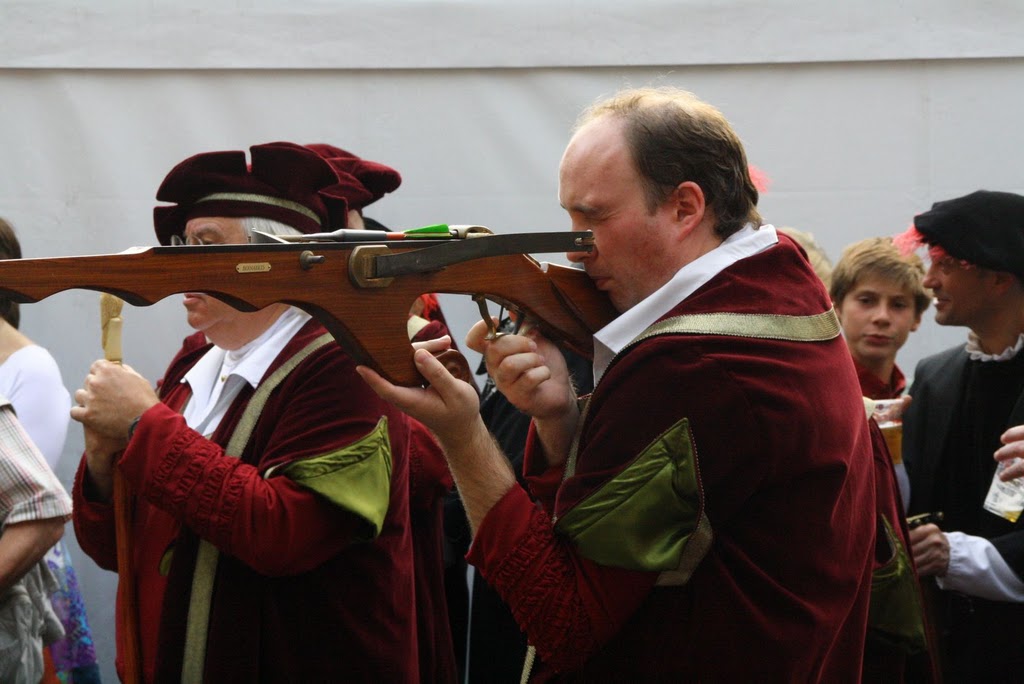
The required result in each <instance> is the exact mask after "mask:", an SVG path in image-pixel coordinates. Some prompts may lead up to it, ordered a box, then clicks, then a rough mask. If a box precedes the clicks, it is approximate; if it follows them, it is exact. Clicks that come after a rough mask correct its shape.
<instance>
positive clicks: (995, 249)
mask: <svg viewBox="0 0 1024 684" xmlns="http://www.w3.org/2000/svg"><path fill="white" fill-rule="evenodd" d="M914 227H915V228H916V229H917V231H918V232H919V233H920V234H921V235H922V236H923V237H924V240H925V242H927V243H928V244H930V245H938V246H940V247H942V248H943V249H944V250H946V252H948V253H949V255H950V256H953V257H955V258H957V259H963V260H964V261H968V262H970V263H972V264H975V265H977V266H980V267H982V268H987V269H991V270H993V271H1004V272H1006V273H1013V274H1015V275H1017V276H1021V277H1024V197H1022V196H1021V195H1015V194H1014V193H1012V192H994V191H991V190H977V191H975V192H972V193H971V194H969V195H964V196H963V197H957V198H956V199H951V200H945V201H943V202H936V203H935V204H933V205H932V208H931V209H929V210H928V211H926V212H924V213H923V214H918V215H917V216H915V217H914Z"/></svg>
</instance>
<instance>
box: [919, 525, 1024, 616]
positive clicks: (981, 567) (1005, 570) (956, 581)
mask: <svg viewBox="0 0 1024 684" xmlns="http://www.w3.org/2000/svg"><path fill="white" fill-rule="evenodd" d="M944 534H945V535H946V539H947V540H948V541H949V571H948V572H947V573H946V576H945V577H937V578H936V579H937V580H938V584H939V587H940V588H941V589H946V590H948V591H959V592H960V593H962V594H968V595H969V596H977V597H979V598H984V599H989V600H991V601H1013V602H1015V603H1024V582H1021V580H1020V578H1019V577H1017V574H1016V573H1015V572H1014V571H1013V570H1011V569H1010V566H1009V565H1007V564H1006V561H1005V560H1003V557H1002V556H1001V555H999V552H998V551H997V550H996V547H994V546H993V545H992V542H990V541H989V540H987V539H983V538H982V537H972V536H970V535H966V534H964V533H963V532H946V533H944Z"/></svg>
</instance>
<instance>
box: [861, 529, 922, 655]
mask: <svg viewBox="0 0 1024 684" xmlns="http://www.w3.org/2000/svg"><path fill="white" fill-rule="evenodd" d="M879 521H880V524H879V530H878V535H879V541H880V542H881V541H882V540H883V539H884V540H885V543H887V544H888V546H889V551H890V553H891V554H892V555H891V557H890V558H889V561H888V562H887V563H885V564H884V565H881V566H879V567H878V568H876V569H875V571H874V572H873V573H872V575H871V604H870V608H869V609H868V635H869V638H875V639H878V640H880V641H883V642H885V643H887V644H890V645H891V646H895V647H897V648H899V649H901V650H903V651H905V652H906V653H920V652H921V651H924V650H925V649H926V648H927V646H928V642H927V637H926V636H925V628H924V622H923V620H922V617H921V615H922V612H923V611H922V606H921V595H920V593H919V591H918V586H917V581H916V579H915V577H914V569H913V568H912V567H911V565H910V558H909V557H908V556H907V550H906V549H905V548H904V547H903V544H902V543H901V542H900V539H899V537H898V536H897V535H896V532H895V531H894V530H893V527H892V525H891V524H890V523H889V521H888V519H886V517H885V516H879Z"/></svg>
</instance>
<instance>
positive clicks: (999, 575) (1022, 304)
mask: <svg viewBox="0 0 1024 684" xmlns="http://www.w3.org/2000/svg"><path fill="white" fill-rule="evenodd" d="M908 238H909V240H910V241H911V242H913V243H916V244H924V245H927V246H928V251H929V255H930V257H931V266H930V267H929V269H928V273H927V274H926V276H925V280H924V285H925V287H927V288H930V289H931V290H932V291H933V292H934V293H935V320H936V322H937V323H939V325H961V326H965V327H967V328H968V329H969V331H968V339H967V343H966V345H959V346H957V347H955V348H953V349H949V350H947V351H944V352H942V353H939V354H936V355H934V356H931V357H929V358H926V359H924V360H923V361H921V362H920V363H919V364H918V366H917V369H916V371H915V373H914V383H913V386H912V388H911V392H910V393H911V395H912V396H913V397H914V399H913V402H912V403H911V404H910V407H909V409H908V410H907V413H906V414H905V416H904V437H903V455H904V461H905V462H906V464H907V470H908V473H909V475H910V483H911V496H910V508H909V514H910V516H913V515H915V514H921V513H928V512H936V511H942V512H943V513H944V515H945V518H944V522H943V523H942V529H940V528H939V527H938V526H937V525H935V524H926V525H922V526H920V527H918V528H916V529H914V530H912V531H911V543H912V544H913V551H914V560H915V561H916V564H917V569H918V572H919V573H920V574H921V576H922V577H929V576H930V577H934V578H935V582H936V585H937V591H936V592H935V596H936V600H935V604H934V609H935V613H936V614H935V615H934V618H935V620H936V623H937V625H938V628H939V632H940V634H939V638H940V640H941V641H942V648H941V651H942V652H943V653H944V654H945V655H946V657H947V662H946V679H947V681H1004V680H1007V679H1008V678H1014V677H1016V676H1019V674H1011V673H1019V672H1020V668H1021V666H1024V650H1021V648H1020V644H1021V642H1022V640H1024V581H1022V579H1021V577H1022V576H1024V519H1017V518H1015V517H1014V516H1012V515H1009V516H1004V515H1000V514H998V513H994V512H991V511H990V510H988V509H987V508H986V506H985V501H986V497H987V495H988V492H989V489H990V487H991V486H992V483H993V477H994V475H995V471H996V461H995V460H994V459H993V452H995V451H996V449H997V448H999V447H1000V444H1001V442H1000V439H1001V437H1002V436H1003V434H1004V432H1005V431H1006V430H1007V427H1008V426H1012V425H1017V424H1020V423H1024V354H1021V353H1020V350H1021V347H1022V346H1024V282H1022V278H1024V197H1021V196H1020V195H1015V194H1012V193H1006V192H990V191H985V190H980V191H977V192H974V193H971V194H969V195H966V196H964V197H959V198H956V199H952V200H948V201H944V202H937V203H935V205H934V206H933V207H932V208H931V210H930V211H927V212H925V213H923V214H921V215H919V216H917V217H916V218H915V219H914V228H912V229H911V230H910V231H908V233H907V234H906V235H904V236H901V238H899V240H906V239H908ZM1009 518H1013V520H1012V521H1011V520H1010V519H1009Z"/></svg>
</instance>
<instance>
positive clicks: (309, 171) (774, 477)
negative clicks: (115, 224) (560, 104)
mask: <svg viewBox="0 0 1024 684" xmlns="http://www.w3.org/2000/svg"><path fill="white" fill-rule="evenodd" d="M400 183H401V176H400V174H399V173H398V171H396V170H395V169H392V168H390V167H388V166H386V165H384V164H380V163H376V162H372V161H369V160H365V159H362V158H360V157H358V156H357V155H355V154H352V153H350V152H347V151H345V150H343V149H341V148H338V147H335V146H332V145H327V144H295V143H288V142H274V143H266V144H258V145H254V146H252V147H251V148H250V149H249V150H248V152H246V151H216V152H201V153H199V154H195V155H193V156H190V157H188V158H186V159H184V161H182V162H181V163H179V164H178V165H176V166H175V167H174V168H172V169H171V170H170V171H169V173H168V174H167V175H166V177H165V178H164V180H163V183H162V184H161V185H160V187H159V189H158V190H157V193H156V199H157V201H158V202H159V204H158V206H157V207H156V208H155V209H154V215H153V218H154V228H155V234H156V238H157V240H158V242H159V243H161V244H164V245H181V246H191V245H230V244H242V243H247V242H250V241H252V239H253V236H254V234H256V233H261V234H263V235H269V236H295V237H297V238H298V239H301V236H302V235H308V234H311V233H324V232H330V231H334V230H337V229H341V228H346V229H354V230H359V229H365V228H383V226H381V225H380V224H379V223H377V222H376V221H373V220H372V219H371V218H370V217H368V216H364V209H365V208H366V207H367V206H368V205H370V204H372V203H374V202H375V201H377V200H379V199H381V198H382V197H384V196H385V195H386V194H388V193H391V192H393V191H395V190H396V189H397V188H398V187H399V185H400ZM758 199H759V190H758V187H757V186H756V184H755V180H754V178H752V173H751V167H750V165H749V164H748V160H747V156H746V153H745V151H744V148H743V145H742V144H741V142H740V140H739V137H738V136H737V135H736V133H735V132H734V131H733V129H732V127H731V125H730V124H729V122H728V121H727V120H726V119H725V118H724V117H723V116H722V114H721V113H720V112H719V111H718V110H717V109H715V108H714V107H713V106H711V105H710V104H708V103H705V102H703V101H701V100H700V99H698V98H697V97H695V96H694V95H692V94H690V93H688V92H685V91H682V90H678V89H674V88H658V89H628V90H624V91H622V92H620V93H617V94H616V95H614V96H612V97H610V98H607V99H604V100H601V101H600V102H598V103H596V104H594V105H592V106H591V107H589V108H588V109H587V110H585V111H584V112H583V113H582V115H581V117H580V119H579V121H578V122H577V124H576V126H575V128H574V130H573V132H572V135H571V137H570V139H569V142H568V144H567V146H566V148H565V151H564V153H563V156H562V159H561V164H560V167H559V201H560V203H561V205H562V206H563V208H564V209H565V210H566V212H567V214H568V219H569V222H570V223H571V227H572V229H573V230H579V231H582V230H586V231H591V232H592V234H593V240H594V245H593V249H592V251H590V252H575V253H571V254H569V255H568V257H569V259H570V260H571V261H573V262H574V263H575V264H576V265H577V266H578V267H580V268H582V269H584V270H585V271H586V273H587V275H588V276H589V277H590V279H591V281H592V283H593V285H594V287H595V288H596V289H597V290H599V291H601V292H603V293H605V295H606V296H607V297H608V299H609V301H610V302H611V304H612V305H613V307H614V309H615V310H616V311H617V313H618V315H617V317H615V318H614V320H612V322H611V323H609V324H608V325H606V326H605V327H603V328H602V329H600V330H598V331H596V332H595V334H594V336H593V341H594V352H593V359H592V360H587V359H582V358H580V357H578V356H576V355H574V354H570V353H568V352H567V351H565V350H562V349H559V348H558V347H557V346H556V345H555V344H554V343H552V342H551V341H550V340H548V339H546V338H545V337H544V336H543V335H542V334H541V333H540V332H539V328H538V327H537V326H534V325H532V324H531V321H529V320H527V321H525V324H524V321H515V322H513V321H510V320H498V321H480V322H478V323H477V324H476V325H475V326H473V327H472V328H471V329H470V330H469V331H468V333H465V340H466V341H465V344H466V345H467V346H468V347H469V348H471V349H473V350H474V351H476V352H479V353H480V354H481V355H482V358H483V362H482V365H481V368H480V370H479V371H478V373H479V374H481V375H484V376H485V377H484V383H483V387H484V389H483V391H482V392H481V390H480V389H479V386H478V384H477V382H476V380H475V379H474V377H473V374H472V373H471V372H470V370H469V367H468V365H467V364H466V363H465V359H464V358H463V357H461V356H460V355H459V354H458V353H457V344H456V342H455V341H453V336H459V337H461V335H459V333H460V332H465V331H451V330H449V329H448V327H447V323H446V321H445V318H444V315H443V313H442V312H441V310H440V307H439V305H438V302H437V299H436V298H434V297H432V296H430V295H425V296H424V297H423V298H421V299H420V300H418V301H417V302H416V303H414V305H413V308H412V309H411V310H410V311H409V315H408V318H409V325H408V331H409V339H410V348H409V352H408V353H409V354H410V356H411V357H412V358H413V361H414V363H415V365H416V368H417V369H418V371H419V372H420V373H421V375H422V376H423V378H424V379H425V380H426V382H425V383H424V384H423V385H422V386H418V387H407V386H399V385H395V384H392V383H391V382H389V381H388V380H387V379H385V378H384V377H382V376H381V375H379V374H378V373H376V372H375V371H374V370H372V369H370V368H368V367H365V366H361V365H358V364H357V363H356V362H355V361H354V360H353V358H352V356H350V355H349V353H347V352H346V349H345V347H344V346H343V345H342V344H339V342H338V341H336V340H335V339H334V338H333V337H332V335H331V334H330V333H329V332H328V331H327V330H326V328H325V327H324V326H323V324H321V322H319V321H318V320H317V319H316V318H314V317H313V316H311V315H310V314H309V313H307V312H306V311H303V310H301V309H299V308H296V307H294V306H290V305H288V304H284V303H279V304H274V305H271V306H268V307H266V308H264V309H261V310H258V311H253V312H241V311H238V310H235V309H234V308H232V307H231V306H229V305H228V304H226V303H224V302H222V301H220V300H219V299H217V298H216V297H214V296H212V295H210V294H206V293H203V292H189V293H186V294H185V295H184V298H183V300H182V303H183V305H184V309H185V314H186V322H187V324H188V326H189V327H190V328H192V330H193V331H194V332H193V333H191V334H190V335H189V336H188V337H186V338H185V339H184V341H183V342H182V346H181V348H180V350H179V351H178V352H177V353H176V354H175V356H174V358H173V359H171V361H170V363H169V365H168V367H167V370H166V371H165V373H164V374H163V377H162V378H160V379H159V380H158V381H155V379H152V378H145V377H143V376H142V375H140V374H139V373H137V372H136V371H135V370H133V369H132V368H131V367H130V366H128V365H123V364H121V363H117V362H114V361H107V360H98V361H96V362H95V363H93V364H92V366H91V367H90V368H89V371H88V374H87V375H86V377H85V379H84V380H83V382H82V385H81V387H80V388H79V389H77V390H75V391H74V392H73V395H72V397H71V398H69V396H68V392H67V390H65V389H64V384H63V380H62V378H61V375H60V371H59V370H58V367H57V363H56V362H55V361H54V360H53V358H52V357H50V356H49V354H48V353H47V352H46V351H45V350H43V349H42V348H40V347H38V346H37V345H35V344H33V343H32V342H31V340H29V339H28V338H26V337H25V336H24V335H23V334H21V333H20V332H18V330H17V328H18V309H17V305H16V304H12V303H10V302H3V301H0V314H2V315H3V318H4V321H2V322H0V393H2V394H3V395H5V396H0V473H2V474H3V478H2V482H0V516H2V519H3V533H2V535H0V547H3V548H4V549H5V550H4V551H2V552H0V680H2V681H5V682H6V681H12V682H14V681H17V682H22V681H24V682H39V681H63V682H73V683H75V684H81V683H82V682H94V681H98V680H99V673H98V668H97V666H96V659H95V652H94V650H93V649H92V639H91V631H90V625H89V623H88V621H87V619H86V617H85V613H84V604H83V601H82V596H81V594H82V592H84V593H87V592H88V587H84V588H82V590H81V591H79V587H78V585H77V581H76V578H75V575H74V570H73V568H72V566H71V564H70V561H69V560H68V559H67V551H66V548H65V547H64V546H63V544H62V543H61V542H59V539H60V536H61V534H62V532H63V529H64V525H65V522H66V521H67V520H68V519H71V520H73V524H74V532H75V534H76V537H77V540H78V543H79V544H80V546H81V548H82V549H83V551H85V553H86V554H87V555H88V556H89V558H90V559H91V561H92V562H95V563H96V564H97V565H98V566H99V567H102V568H105V569H108V570H113V571H120V572H122V573H125V572H127V573H130V576H129V577H125V576H122V577H121V581H122V582H124V583H125V584H124V585H123V586H129V585H130V586H131V587H132V591H130V592H119V595H118V601H119V604H120V606H119V608H120V609H119V611H118V621H117V624H116V626H115V625H95V624H94V625H92V626H91V629H92V630H102V631H104V632H105V633H108V634H110V633H112V632H114V631H116V635H117V636H116V640H117V644H118V649H117V651H118V653H117V663H116V667H117V671H118V675H119V677H120V678H122V679H123V680H124V681H130V682H133V683H134V682H172V681H174V682H313V681H318V682H319V681H346V682H348V681H353V682H403V683H406V682H408V683H416V682H423V683H428V682H439V683H442V684H447V683H454V682H466V681H468V682H515V681H529V682H548V681H587V682H598V681H608V682H632V681H641V682H648V681H666V682H668V681H670V682H682V681H695V682H696V681H730V682H750V681H767V682H856V681H864V682H939V681H947V682H972V681H1014V680H1015V679H1016V677H1017V676H1019V675H1018V674H1016V673H1017V672H1018V671H1019V666H1020V665H1021V664H1022V663H1024V646H1022V644H1024V620H1021V619H1019V618H1021V617H1024V579H1022V578H1024V528H1022V527H1021V525H1024V522H1021V520H1020V517H1021V516H1020V513H1021V509H1024V496H1021V497H1020V501H1019V503H1020V507H1019V508H1017V509H1016V510H1014V508H1013V501H1012V500H1013V496H1012V494H1013V491H1014V490H1013V488H1012V485H1013V484H1014V483H1015V481H1016V480H1015V478H1018V477H1020V476H1022V475H1024V354H1021V353H1020V350H1021V349H1022V347H1024V197H1022V196H1020V195H1017V194H1013V193H1008V192H995V191H987V190H981V191H977V192H973V193H971V194H968V195H965V196H962V197H956V198H952V199H946V200H942V201H938V202H935V204H934V205H933V206H932V207H931V209H929V210H927V211H924V212H923V213H921V214H919V215H917V216H915V217H914V218H913V227H912V228H910V229H909V230H907V231H905V232H903V233H900V234H898V235H895V233H898V232H899V231H885V230H884V229H882V228H880V230H879V231H878V232H879V233H880V235H879V236H877V237H871V238H868V239H865V240H862V241H859V242H857V243H855V244H852V245H849V246H848V247H847V248H846V249H845V250H844V251H843V252H842V254H841V256H840V258H839V260H838V261H837V262H836V263H835V266H834V267H833V266H832V264H831V263H830V261H829V260H828V258H827V256H826V255H824V254H823V253H822V252H821V251H820V250H819V249H818V248H817V246H816V245H815V244H814V242H813V239H811V237H810V236H809V235H807V234H804V233H800V232H799V231H792V229H782V228H780V229H779V230H776V228H775V227H774V226H773V225H771V224H770V223H768V222H766V221H764V220H763V219H762V217H761V215H760V213H759V210H758V206H757V205H758ZM0 228H3V229H4V230H0V247H3V246H4V244H5V243H9V242H11V241H13V244H14V245H15V248H14V249H8V250H7V252H6V253H5V254H3V256H4V257H6V258H18V257H20V250H18V249H16V246H17V240H16V238H14V237H13V232H10V231H9V228H8V227H7V226H6V224H0ZM5 231H7V232H9V233H10V235H9V237H8V236H7V233H6V232H5ZM920 254H923V255H924V256H925V259H924V260H922V258H921V256H919V255H920ZM933 302H934V311H935V313H934V315H935V321H936V322H937V323H938V324H939V325H950V326H961V327H964V328H967V331H966V337H967V341H966V343H965V344H961V345H958V346H957V347H955V348H953V349H950V350H948V351H945V352H942V353H940V354H937V355H935V356H932V357H929V358H926V359H924V360H922V361H921V362H920V363H919V364H918V365H917V367H916V368H915V369H914V372H913V374H912V375H911V376H910V378H909V380H908V377H907V376H906V375H904V372H903V371H902V370H901V369H900V367H899V365H898V364H897V355H898V352H899V351H900V349H901V347H903V345H904V344H905V343H906V341H907V339H908V337H909V335H910V334H911V333H913V332H914V331H915V330H917V329H918V327H919V326H920V324H921V322H922V320H923V317H924V316H925V315H926V312H927V310H928V308H929V306H930V305H931V304H932V303H933ZM496 324H497V326H498V328H499V329H500V330H501V331H502V333H503V334H500V335H495V334H494V331H495V325H496ZM453 352H455V353H454V354H453ZM442 354H443V355H444V358H445V359H446V360H445V361H444V362H442V360H440V359H439V357H440V356H441V355H442ZM452 358H455V359H456V361H454V362H453V361H452V360H451V359H452ZM894 399H898V400H900V401H897V402H895V406H893V407H891V408H889V409H888V410H887V412H886V413H885V414H884V415H883V414H881V413H878V412H876V411H875V410H874V409H875V403H876V401H878V400H894ZM889 403H890V404H891V403H892V402H889ZM69 407H70V410H69ZM69 418H71V419H74V420H75V421H77V422H78V423H80V424H81V426H82V430H83V431H84V443H85V453H84V454H83V456H82V459H81V462H80V465H79V467H78V470H77V473H76V475H75V479H74V482H73V486H72V488H71V496H70V497H69V496H68V494H67V493H66V492H65V490H64V489H63V487H62V486H61V485H60V483H59V482H58V481H57V480H56V478H55V476H54V475H53V472H52V468H53V467H54V466H55V460H54V459H55V458H56V457H57V456H59V454H60V451H61V449H62V446H63V442H64V437H65V433H66V430H67V426H68V420H69ZM883 421H884V423H885V424H884V425H883V424H882V422H883ZM893 425H895V426H896V430H897V434H900V432H899V431H900V429H901V434H902V443H901V442H900V441H899V440H898V439H897V440H896V441H893V440H891V439H887V435H888V434H890V433H887V432H884V431H883V429H885V430H891V429H892V427H893ZM44 456H46V458H44ZM47 461H49V464H47ZM121 483H123V484H125V485H126V486H127V489H128V491H129V492H130V496H131V498H130V500H129V502H128V504H129V507H130V510H131V514H132V515H131V527H129V528H128V529H127V534H128V535H129V539H130V542H131V544H130V545H129V546H128V547H127V548H130V555H129V556H128V557H127V559H125V558H123V557H122V558H121V559H120V560H121V561H122V562H121V563H120V564H119V562H118V561H119V558H118V554H119V553H122V554H123V553H124V550H123V549H124V548H125V547H124V546H119V541H121V542H123V541H124V540H123V539H120V540H119V538H118V535H119V534H124V533H125V532H124V529H122V531H120V532H119V531H118V525H119V524H120V523H121V522H122V521H121V520H120V519H119V516H120V515H121V513H120V511H119V508H118V506H119V504H117V502H116V501H115V499H116V496H115V490H116V489H117V487H118V486H119V485H120V484H121ZM1008 499H1010V500H1011V501H1010V503H1009V504H1008V503H1007V500H1008ZM994 500H998V501H997V503H993V501H994ZM125 561H127V562H125ZM467 579H469V582H468V584H467ZM125 615H129V616H132V617H133V618H134V619H131V620H128V619H125V618H124V616H125ZM62 643H63V644H64V645H61V644H62Z"/></svg>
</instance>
